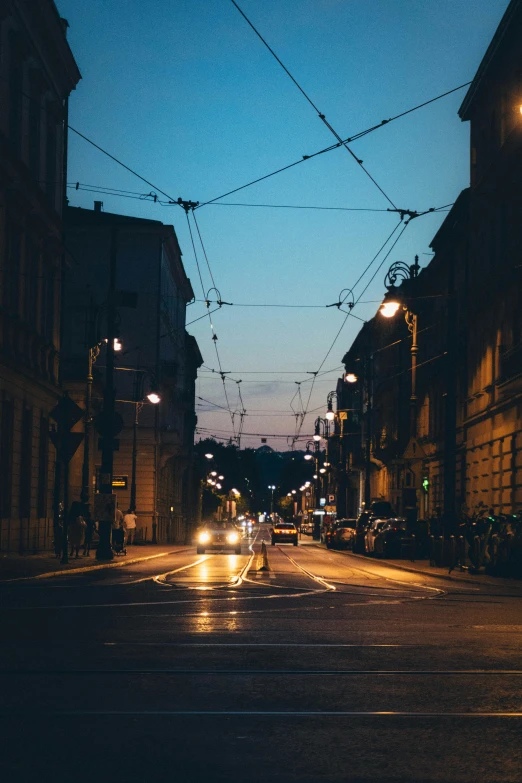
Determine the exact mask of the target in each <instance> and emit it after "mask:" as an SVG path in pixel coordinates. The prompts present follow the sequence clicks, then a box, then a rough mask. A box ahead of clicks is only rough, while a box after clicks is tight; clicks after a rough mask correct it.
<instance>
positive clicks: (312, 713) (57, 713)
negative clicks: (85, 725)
mask: <svg viewBox="0 0 522 783" xmlns="http://www.w3.org/2000/svg"><path fill="white" fill-rule="evenodd" d="M28 714H30V715H31V716H32V717H35V716H38V715H41V716H46V717H80V716H93V717H94V716H100V715H107V716H113V717H116V716H121V717H123V716H139V715H150V716H152V715H155V716H171V717H187V718H188V717H202V716H209V717H224V716H227V717H238V718H249V717H253V718H257V717H260V718H264V717H279V718H299V717H313V718H323V717H324V718H374V717H377V718H380V717H384V718H522V712H406V711H394V710H364V711H363V710H357V711H347V710H339V711H336V710H101V709H99V710H47V711H44V710H35V709H34V708H33V707H31V708H28V709H27V710H1V711H0V715H2V716H4V717H9V718H11V719H12V718H16V717H17V716H20V717H22V716H24V717H26V716H27V715H28Z"/></svg>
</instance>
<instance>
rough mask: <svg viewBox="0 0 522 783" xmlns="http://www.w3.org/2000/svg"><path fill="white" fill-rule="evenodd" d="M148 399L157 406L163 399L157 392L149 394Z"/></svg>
mask: <svg viewBox="0 0 522 783" xmlns="http://www.w3.org/2000/svg"><path fill="white" fill-rule="evenodd" d="M147 399H148V401H149V402H151V403H152V404H153V405H157V404H158V403H159V402H161V397H160V396H159V394H156V392H151V393H150V394H147Z"/></svg>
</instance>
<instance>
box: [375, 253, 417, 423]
mask: <svg viewBox="0 0 522 783" xmlns="http://www.w3.org/2000/svg"><path fill="white" fill-rule="evenodd" d="M418 274H419V257H418V256H415V263H414V264H413V265H412V266H408V264H405V263H404V262H403V261H395V263H393V264H392V265H391V267H390V268H389V270H388V272H387V274H386V277H385V278H384V285H385V286H386V288H387V289H388V293H387V294H386V296H385V298H384V302H383V303H382V305H381V308H380V311H379V312H380V313H381V315H383V316H384V317H385V318H392V317H393V316H394V315H396V313H397V312H398V311H399V310H400V309H401V308H402V309H403V310H404V317H405V320H406V324H407V325H408V330H409V331H410V333H411V338H412V339H411V348H410V354H411V395H410V438H413V437H415V435H416V430H417V352H418V346H417V315H416V313H414V312H412V311H411V310H410V309H409V307H408V305H407V304H405V303H404V301H403V300H401V297H400V296H399V295H398V292H397V289H396V285H395V284H396V282H397V280H401V281H407V280H413V279H415V278H416V277H417V275H418Z"/></svg>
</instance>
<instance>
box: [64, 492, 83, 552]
mask: <svg viewBox="0 0 522 783" xmlns="http://www.w3.org/2000/svg"><path fill="white" fill-rule="evenodd" d="M82 510H83V508H82V504H81V503H78V501H74V502H73V503H72V505H71V509H70V511H69V525H68V533H69V536H68V537H69V544H70V547H71V551H70V554H69V557H72V556H73V553H74V552H76V554H75V558H78V557H80V554H79V553H80V547H81V546H82V544H83V540H84V536H85V529H86V527H87V525H86V523H85V519H84V518H83V516H82Z"/></svg>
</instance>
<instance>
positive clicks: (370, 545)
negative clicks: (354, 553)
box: [364, 518, 388, 555]
mask: <svg viewBox="0 0 522 783" xmlns="http://www.w3.org/2000/svg"><path fill="white" fill-rule="evenodd" d="M387 524H388V520H386V519H378V518H374V519H372V520H371V522H370V524H369V525H368V527H367V529H366V533H365V536H364V551H365V553H366V554H367V555H373V554H377V551H376V549H375V541H376V539H377V538H379V535H380V533H381V531H382V529H383V528H384V527H385V526H386V525H387ZM379 542H382V539H379ZM381 552H382V550H381Z"/></svg>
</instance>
